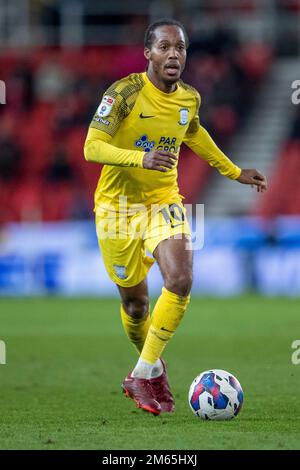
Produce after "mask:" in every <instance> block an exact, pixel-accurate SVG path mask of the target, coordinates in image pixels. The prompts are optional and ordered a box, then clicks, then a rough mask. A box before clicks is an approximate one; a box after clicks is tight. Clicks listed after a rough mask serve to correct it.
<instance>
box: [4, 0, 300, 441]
mask: <svg viewBox="0 0 300 470" xmlns="http://www.w3.org/2000/svg"><path fill="white" fill-rule="evenodd" d="M166 16H167V17H174V18H176V19H179V20H181V21H182V22H183V24H184V25H185V26H186V28H187V31H188V33H189V35H190V39H191V46H190V48H189V51H188V61H187V68H186V71H185V72H184V76H183V79H184V80H185V81H187V82H189V83H191V84H192V85H193V86H195V87H196V88H197V89H198V90H199V92H200V93H201V95H202V106H201V110H200V111H201V112H200V119H201V122H202V124H203V125H204V126H205V127H206V128H207V129H208V130H209V132H210V133H211V135H212V136H213V137H214V139H215V141H216V142H217V143H218V144H219V146H220V147H221V148H222V150H224V151H225V153H227V154H228V156H229V157H230V158H231V159H232V160H233V161H234V162H235V163H237V164H238V165H239V166H241V167H243V168H257V169H258V170H260V171H261V172H262V173H264V174H265V175H266V176H267V178H268V182H269V189H268V191H267V192H266V193H265V194H263V195H261V194H257V193H256V192H255V191H254V189H251V188H250V187H246V186H244V185H239V184H237V183H235V182H232V181H227V180H226V179H225V178H222V177H221V176H220V175H219V174H218V173H217V172H216V171H215V170H214V169H211V168H210V167H209V166H208V165H207V164H206V163H205V162H204V161H201V159H199V158H197V157H196V156H194V155H192V154H191V151H190V150H189V149H188V148H182V153H181V157H180V162H179V184H180V189H181V193H182V194H184V195H185V198H186V199H185V202H186V203H188V204H190V203H193V204H194V203H199V204H204V212H205V224H204V231H205V233H204V235H205V236H204V247H203V248H202V249H201V250H196V251H195V268H194V276H195V279H194V286H193V294H194V295H193V301H192V304H191V308H190V313H189V318H187V320H186V323H185V325H184V326H183V329H182V332H180V333H178V335H177V337H176V338H175V339H174V341H173V343H172V344H171V345H170V347H169V349H168V354H169V356H167V357H169V358H170V361H171V360H173V369H171V379H173V383H174V382H175V391H176V397H177V402H178V408H179V410H178V418H177V419H179V422H177V421H176V423H177V424H176V426H181V427H180V429H181V432H180V433H178V430H176V426H174V425H172V423H171V425H170V426H168V423H170V421H169V417H167V418H164V422H163V424H167V426H165V433H164V432H163V429H162V428H161V427H160V426H159V424H158V422H156V423H155V424H153V423H152V422H151V424H149V421H147V422H146V420H147V418H145V417H143V419H142V418H141V417H140V415H137V416H135V415H134V414H131V415H130V419H131V420H133V423H132V422H131V424H132V426H133V429H134V430H135V431H136V435H138V436H139V439H141V441H139V442H137V440H136V435H135V436H134V437H133V436H132V435H131V434H130V433H129V434H128V431H126V422H127V417H128V409H130V405H128V406H127V407H126V406H125V404H123V402H122V401H121V400H123V397H119V392H117V390H118V389H119V382H120V380H121V378H122V377H123V376H124V375H125V374H127V372H128V370H127V369H128V361H129V360H130V361H131V363H134V358H135V356H134V355H133V354H134V352H133V351H131V350H130V353H129V352H128V354H127V355H126V352H125V351H127V350H128V348H129V346H128V344H127V343H126V339H125V335H124V334H123V333H122V329H121V324H120V320H119V318H118V308H119V306H118V305H119V303H118V300H117V299H116V298H115V296H116V294H117V291H116V288H115V286H114V285H113V284H112V283H111V282H110V281H109V279H108V277H107V275H106V273H105V271H104V267H103V265H102V261H101V255H100V253H99V251H98V247H97V240H96V235H95V228H94V222H93V192H94V189H95V185H96V183H97V180H98V177H99V173H100V168H99V165H96V164H92V163H87V162H86V161H85V160H84V157H83V150H82V148H83V143H84V139H85V135H86V132H87V127H88V124H89V122H90V120H91V117H92V115H93V113H94V111H95V109H96V108H97V106H98V104H99V102H100V98H101V95H102V93H103V91H104V90H105V89H106V88H107V86H108V85H109V84H111V83H112V82H113V81H115V80H117V79H118V78H121V77H123V76H124V75H127V74H129V73H131V72H139V71H142V70H144V67H145V60H144V58H143V47H142V44H143V34H144V30H145V28H146V26H147V25H148V24H149V22H151V21H152V20H155V19H157V18H161V17H166ZM299 55H300V1H299V0H260V1H259V0H241V1H237V0H227V1H225V0H224V1H222V0H209V1H208V0H185V1H184V2H180V1H176V0H164V1H150V0H149V1H146V0H138V1H135V0H131V1H130V2H124V1H121V0H111V1H109V2H106V1H104V0H103V1H102V0H100V1H92V0H89V1H88V0H60V1H59V0H0V79H1V80H2V81H3V82H4V83H5V85H6V103H5V104H4V103H1V104H0V295H1V298H0V319H1V323H0V339H2V340H4V341H5V343H6V345H7V365H6V366H4V367H2V366H0V373H1V375H2V379H4V381H2V390H3V397H6V398H5V400H3V401H2V405H3V407H2V411H1V416H2V417H3V421H2V425H3V426H4V425H5V431H6V432H3V433H1V436H2V438H1V439H2V443H1V444H0V447H1V448H14V447H16V448H37V447H38V448H99V447H100V448H164V449H167V448H175V447H176V448H270V447H271V448H297V447H299V430H297V429H298V428H297V420H296V421H295V416H297V407H298V410H299V405H298V404H297V401H296V395H297V393H296V392H295V396H294V395H293V393H292V396H289V399H288V400H289V404H290V406H291V408H292V409H291V410H289V409H288V410H287V409H286V408H285V407H283V408H282V407H280V406H281V404H282V400H283V396H284V393H289V394H291V391H293V390H295V391H296V390H297V383H298V384H299V377H298V376H297V374H296V373H295V365H292V364H291V360H290V355H291V353H292V350H291V343H292V341H293V340H295V339H296V337H297V332H298V331H299V320H298V313H299V300H298V299H297V297H298V296H299V294H300V185H299V182H298V174H299V170H300V104H298V105H297V104H293V103H292V93H293V92H294V91H295V89H293V88H292V84H293V82H294V81H295V80H299V79H300V76H299ZM298 98H299V93H298ZM2 101H3V100H2ZM298 101H299V99H298ZM149 279H150V292H151V295H156V294H157V293H158V292H159V290H160V288H161V283H162V280H161V277H160V274H159V272H158V269H157V267H154V268H152V270H151V272H150V276H149ZM73 296H74V298H72V297H73ZM82 296H83V298H80V297H82ZM87 296H91V297H92V298H88V297H87ZM95 296H96V297H98V296H102V297H103V298H102V299H101V300H100V301H99V299H98V298H96V299H95V298H94V297H95ZM207 296H208V297H207ZM235 296H237V297H236V298H235ZM279 296H280V298H279ZM36 297H37V298H36ZM66 297H68V299H66ZM70 297H71V298H70ZM78 297H79V298H78ZM288 297H296V298H295V299H291V298H290V299H288ZM241 315H243V322H241V319H240V317H241ZM200 341H201V342H200ZM112 344H114V345H115V346H114V349H112V347H111V345H112ZM200 345H201V347H200V351H201V354H200V351H199V354H197V353H196V351H198V350H199V346H200ZM204 351H205V354H203V352H204ZM130 354H131V355H130ZM174 357H176V361H177V362H176V366H175V365H174V362H175V361H174ZM191 357H192V358H193V361H191ZM221 358H222V360H221ZM0 363H1V361H0ZM107 364H109V367H107ZM245 364H247V368H246V367H245ZM214 365H215V366H216V367H221V368H224V369H226V368H228V369H229V370H232V371H233V372H234V373H236V374H237V376H238V377H239V378H240V380H241V382H242V384H243V385H245V386H246V389H247V390H248V408H247V410H245V412H244V413H245V414H244V415H243V413H241V415H242V417H241V421H240V423H242V424H241V427H239V426H240V423H238V425H236V426H237V427H236V428H233V427H232V426H231V427H230V426H229V425H228V426H227V428H225V427H224V426H223V425H221V424H220V426H219V427H218V428H212V427H210V428H209V429H210V432H209V433H208V435H207V434H206V433H204V435H203V434H202V437H201V442H200V441H199V437H197V436H198V433H197V432H196V429H195V427H194V426H197V425H198V423H197V425H195V424H194V422H193V423H192V422H190V420H191V416H190V412H189V411H188V410H187V407H186V402H185V400H186V398H185V395H186V388H187V386H188V385H189V384H190V383H191V380H192V379H193V378H194V376H195V375H197V374H198V373H199V372H200V371H201V370H205V369H206V368H210V367H213V366H214ZM107 369H108V370H107ZM100 371H101V372H100ZM274 371H275V374H274ZM297 372H298V371H297ZM72 374H73V375H72ZM99 374H101V393H100V390H99ZM277 374H281V378H280V379H279V380H280V383H281V389H280V392H279V391H277V392H276V393H275V394H274V393H273V392H274V387H276V386H277V383H278V379H277V377H278V375H277ZM298 375H299V374H298ZM178 376H180V377H181V378H180V383H178V382H176V380H177V379H176V378H178ZM283 376H284V379H283ZM78 377H80V379H81V380H78ZM175 379H176V380H175ZM297 381H298V382H297ZM253 382H254V386H253ZM262 383H263V386H262ZM265 393H269V394H270V395H271V397H272V398H270V397H269V398H268V400H267V403H266V402H265V401H264V400H263V397H264V395H265ZM99 394H100V395H99ZM179 397H183V398H182V400H179ZM95 403H97V404H98V405H99V408H100V411H98V407H97V406H96V410H97V411H96V412H95V413H94V408H95ZM70 404H71V407H70ZM126 405H127V404H126ZM274 406H276V407H277V408H278V409H277V413H276V419H275V418H274V416H273V411H274ZM70 408H71V409H70ZM123 408H124V409H123ZM115 409H117V410H118V413H117V416H116V415H114V414H112V416H111V415H110V410H115ZM75 410H76V416H75ZM131 413H134V412H133V411H132V412H131ZM247 413H248V414H247ZM74 416H75V420H74V419H73V418H74ZM249 416H250V418H249ZM298 416H299V414H298ZM243 419H244V421H243ZM297 419H298V418H297ZM74 423H75V424H74ZM122 423H125V428H124V427H122V426H123V424H122ZM208 425H209V424H208ZM86 426H87V428H88V432H86V433H85V432H84V429H86ZM143 426H150V428H149V429H151V436H150V435H149V434H148V433H147V432H146V428H143ZM183 426H184V429H183ZM99 429H100V431H101V432H100V436H99ZM283 429H284V430H285V432H284V433H283V432H282V430H283ZM7 430H8V431H7ZM166 430H167V431H168V434H167V433H166ZM157 433H159V435H160V436H161V440H160V442H159V443H157V442H156V441H155V436H156V435H157ZM232 436H233V437H234V439H233V437H232ZM215 439H216V440H215ZM134 446H135V447H134ZM139 446H142V447H139ZM155 446H156V447H155ZM201 446H202V447H201Z"/></svg>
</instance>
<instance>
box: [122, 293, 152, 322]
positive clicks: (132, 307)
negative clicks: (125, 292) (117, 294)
mask: <svg viewBox="0 0 300 470" xmlns="http://www.w3.org/2000/svg"><path fill="white" fill-rule="evenodd" d="M124 306H125V309H126V312H127V313H128V315H130V316H131V317H133V318H143V317H146V316H147V315H148V312H149V299H148V297H146V296H143V297H139V298H136V299H129V300H127V301H125V302H124Z"/></svg>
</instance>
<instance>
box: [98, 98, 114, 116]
mask: <svg viewBox="0 0 300 470" xmlns="http://www.w3.org/2000/svg"><path fill="white" fill-rule="evenodd" d="M114 102H115V99H114V98H112V97H111V96H108V95H105V96H103V98H102V101H101V103H100V105H99V107H98V109H97V114H98V115H99V116H100V117H105V116H108V115H109V114H110V112H111V108H112V107H113V104H114Z"/></svg>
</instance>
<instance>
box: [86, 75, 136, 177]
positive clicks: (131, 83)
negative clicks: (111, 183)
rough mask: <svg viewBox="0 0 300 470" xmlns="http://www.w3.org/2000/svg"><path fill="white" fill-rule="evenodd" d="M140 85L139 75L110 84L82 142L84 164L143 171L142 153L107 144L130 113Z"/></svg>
mask: <svg viewBox="0 0 300 470" xmlns="http://www.w3.org/2000/svg"><path fill="white" fill-rule="evenodd" d="M142 86H143V81H142V80H141V79H140V76H139V74H132V75H130V76H129V77H126V78H124V79H122V80H119V81H117V82H115V83H113V84H112V85H111V86H110V87H109V88H108V89H107V91H106V92H105V93H104V95H103V96H102V100H101V103H100V105H99V106H98V109H97V111H96V113H95V115H94V117H93V119H92V122H91V124H90V127H89V130H88V134H87V137H86V140H85V144H84V156H85V159H86V160H87V161H91V162H96V163H102V164H104V165H117V166H127V167H137V168H143V158H144V155H145V152H142V151H140V150H128V149H122V148H119V147H116V146H114V145H112V144H111V143H110V142H111V140H112V139H113V137H114V135H115V134H116V133H117V132H118V129H119V127H120V125H121V123H122V121H123V119H125V118H126V117H127V116H128V115H129V113H130V111H131V110H132V108H133V106H134V103H135V99H136V95H137V93H138V91H139V90H140V89H141V87H142Z"/></svg>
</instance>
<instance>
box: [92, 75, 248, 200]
mask: <svg viewBox="0 0 300 470" xmlns="http://www.w3.org/2000/svg"><path fill="white" fill-rule="evenodd" d="M199 106H200V95H199V93H198V92H197V91H196V90H195V89H194V88H193V87H191V86H189V85H187V84H185V83H184V82H182V81H181V80H180V81H179V82H178V83H177V88H176V90H175V91H174V92H172V93H164V92H163V91H161V90H159V89H158V88H156V87H155V86H154V85H153V83H152V82H151V81H150V80H149V78H148V77H147V73H146V72H144V73H134V74H131V75H129V76H128V77H125V78H123V79H121V80H119V81H117V82H115V83H114V84H113V85H111V86H110V87H109V88H108V90H107V91H106V92H105V93H104V95H103V97H102V101H101V103H100V106H99V108H98V109H97V112H96V114H95V116H94V118H93V120H92V122H91V124H90V128H89V132H88V136H87V139H86V143H85V158H86V159H87V160H90V161H97V162H99V163H104V167H103V169H102V173H101V177H100V179H99V183H98V186H97V189H96V192H95V207H97V206H99V205H100V206H101V205H102V204H103V203H105V204H107V203H111V204H114V205H117V204H118V200H119V196H126V197H127V202H128V204H129V205H132V204H133V205H135V204H139V203H142V204H144V205H149V204H158V203H164V202H168V203H173V202H177V201H180V200H181V198H182V196H180V195H179V190H178V184H177V163H176V165H174V167H173V168H172V169H167V171H166V172H160V171H156V170H149V169H145V168H143V157H144V154H145V152H149V151H150V150H152V149H154V148H155V149H163V150H169V151H171V152H172V153H174V154H176V155H177V156H179V151H180V146H181V144H182V142H185V143H186V144H187V145H188V146H190V147H191V148H192V150H194V151H195V152H196V153H197V154H198V155H200V156H201V157H202V158H204V159H205V160H207V161H208V163H209V164H210V165H212V166H215V167H217V168H218V169H219V171H220V172H221V173H222V174H223V175H225V176H228V177H229V178H232V179H235V178H237V177H238V176H239V175H240V171H241V170H240V169H239V168H238V167H237V166H236V165H234V164H233V163H232V162H231V161H230V160H229V159H228V158H227V157H226V156H225V155H224V154H223V153H222V152H221V150H220V149H219V148H218V147H217V146H216V144H215V143H214V142H213V140H212V139H211V138H210V136H209V135H208V133H207V132H206V131H205V129H204V128H203V127H202V126H200V124H199V115H198V113H199Z"/></svg>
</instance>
